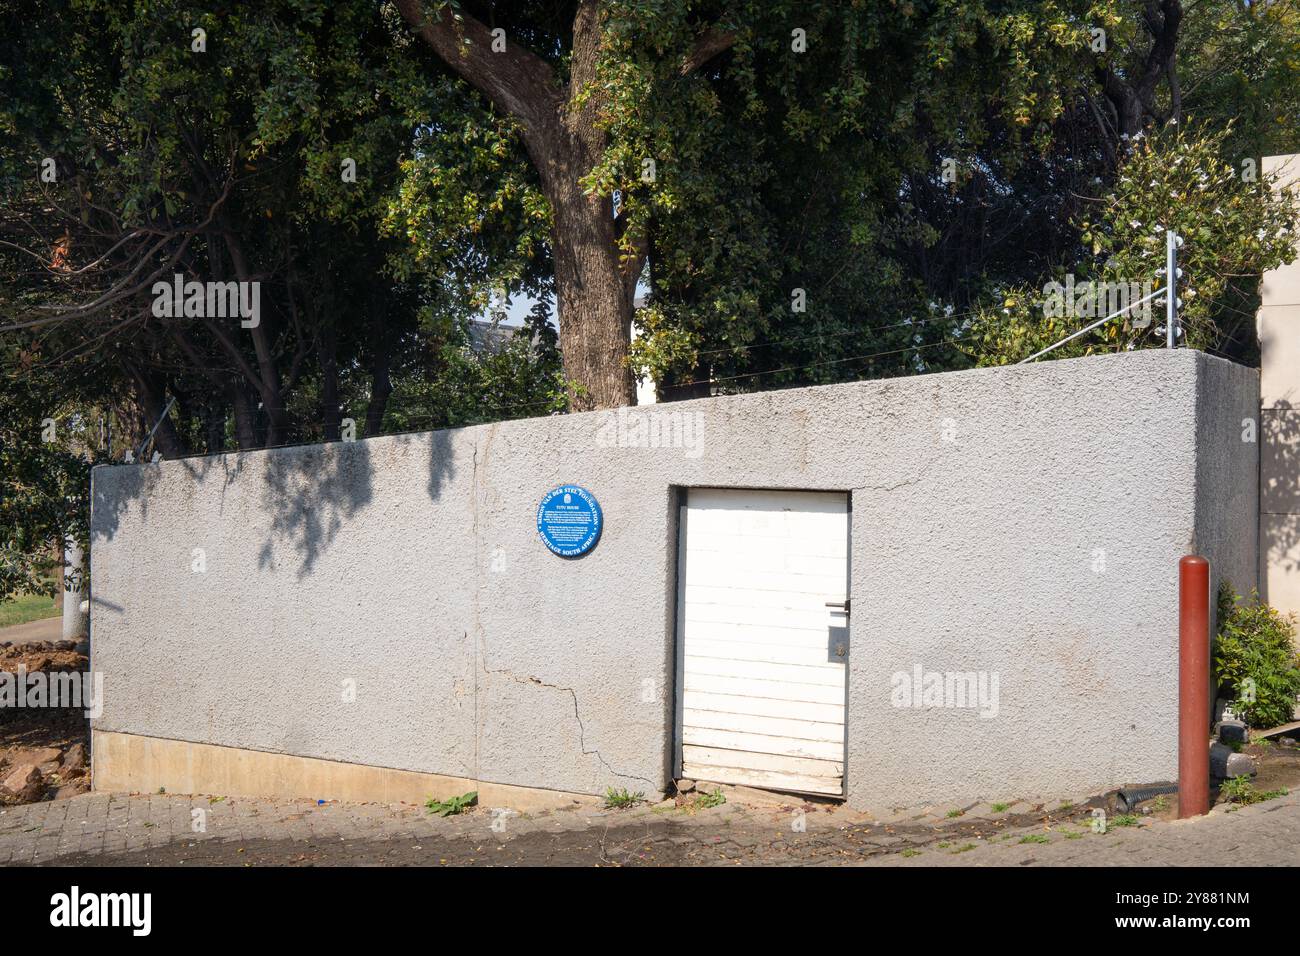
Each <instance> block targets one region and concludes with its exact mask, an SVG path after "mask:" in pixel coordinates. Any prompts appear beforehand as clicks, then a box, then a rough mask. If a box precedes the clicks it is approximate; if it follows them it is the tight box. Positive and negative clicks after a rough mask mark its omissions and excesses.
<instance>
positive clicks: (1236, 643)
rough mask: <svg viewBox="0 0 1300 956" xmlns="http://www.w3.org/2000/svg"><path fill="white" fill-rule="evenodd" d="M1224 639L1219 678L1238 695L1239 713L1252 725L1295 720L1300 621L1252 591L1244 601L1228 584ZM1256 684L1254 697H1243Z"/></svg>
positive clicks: (1223, 589) (1217, 661)
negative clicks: (1250, 683)
mask: <svg viewBox="0 0 1300 956" xmlns="http://www.w3.org/2000/svg"><path fill="white" fill-rule="evenodd" d="M1218 622H1219V630H1218V635H1217V637H1216V639H1215V642H1214V649H1213V653H1212V673H1213V676H1214V679H1215V680H1216V681H1218V682H1219V684H1221V685H1222V686H1223V688H1224V689H1225V693H1227V694H1233V695H1236V697H1235V699H1234V700H1233V703H1232V710H1233V713H1235V714H1237V715H1238V716H1239V717H1241V719H1242V720H1244V721H1245V722H1246V723H1247V724H1249V725H1250V726H1251V727H1274V726H1277V725H1278V724H1283V723H1286V722H1287V721H1290V720H1292V719H1294V714H1295V710H1296V699H1297V697H1300V654H1297V653H1296V647H1295V619H1294V617H1293V616H1291V615H1285V616H1284V615H1283V614H1282V613H1281V612H1279V611H1278V610H1277V609H1276V608H1273V607H1271V606H1269V605H1268V604H1264V603H1263V602H1261V601H1260V600H1259V594H1258V592H1254V591H1252V592H1251V596H1250V600H1249V601H1245V602H1243V601H1242V600H1241V598H1240V596H1239V595H1238V594H1237V593H1236V592H1235V591H1234V590H1233V589H1232V586H1231V585H1230V584H1228V583H1227V582H1224V583H1223V584H1222V585H1221V586H1220V588H1219V595H1218ZM1247 681H1253V682H1254V694H1253V696H1254V699H1253V700H1250V699H1247V698H1249V696H1250V695H1249V694H1243V690H1244V689H1245V687H1246V686H1247V684H1246V682H1247Z"/></svg>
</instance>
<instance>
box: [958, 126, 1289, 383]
mask: <svg viewBox="0 0 1300 956" xmlns="http://www.w3.org/2000/svg"><path fill="white" fill-rule="evenodd" d="M1230 133H1231V125H1229V126H1228V127H1227V128H1225V129H1222V130H1219V131H1206V130H1201V131H1195V130H1185V129H1176V130H1174V131H1171V132H1169V133H1165V134H1161V135H1158V136H1153V137H1142V138H1141V139H1140V140H1139V141H1138V142H1137V143H1136V144H1135V145H1134V146H1132V148H1131V149H1130V151H1129V152H1128V154H1127V157H1126V159H1125V162H1124V164H1123V165H1122V166H1121V167H1120V169H1119V175H1118V178H1117V180H1116V182H1115V184H1114V185H1113V187H1112V188H1111V189H1110V190H1109V191H1108V192H1106V193H1105V194H1103V195H1100V196H1097V197H1096V198H1095V200H1094V206H1093V208H1092V209H1090V210H1089V211H1088V212H1087V213H1086V214H1085V215H1084V216H1082V217H1081V218H1080V220H1079V221H1078V223H1077V225H1078V229H1079V241H1080V244H1081V248H1080V249H1079V251H1078V258H1077V259H1076V260H1075V261H1074V263H1073V264H1072V266H1071V267H1070V268H1069V269H1066V270H1061V271H1060V272H1059V273H1058V274H1056V275H1055V276H1054V277H1053V281H1056V282H1058V283H1063V280H1064V275H1065V273H1066V272H1071V273H1073V274H1074V275H1075V276H1076V280H1075V282H1076V286H1078V287H1082V286H1083V284H1084V283H1085V282H1089V281H1097V282H1106V283H1123V284H1125V285H1126V286H1130V287H1131V286H1133V285H1134V284H1137V286H1138V288H1140V289H1141V292H1140V294H1137V295H1132V296H1131V297H1130V300H1129V301H1136V300H1138V299H1140V298H1141V297H1142V296H1143V295H1146V294H1147V291H1146V289H1145V288H1142V283H1145V282H1147V281H1150V282H1151V289H1152V290H1153V291H1154V290H1158V289H1159V288H1161V286H1162V284H1163V278H1162V277H1160V276H1158V275H1157V270H1159V269H1163V268H1164V263H1165V230H1166V229H1167V228H1173V229H1174V230H1175V231H1176V232H1177V233H1178V235H1179V236H1180V237H1182V238H1183V240H1184V244H1183V245H1182V247H1181V248H1180V249H1179V250H1178V262H1179V268H1180V269H1181V270H1182V271H1183V277H1182V279H1181V280H1180V287H1179V297H1180V298H1181V300H1182V305H1181V307H1180V309H1179V318H1180V323H1181V324H1182V327H1183V329H1184V331H1185V337H1184V339H1183V341H1182V342H1180V344H1183V345H1190V346H1192V347H1194V348H1200V349H1207V350H1212V351H1224V350H1226V349H1229V348H1233V347H1234V345H1233V343H1234V341H1237V346H1238V347H1240V345H1241V342H1240V339H1241V336H1242V329H1241V321H1240V319H1241V316H1242V315H1243V314H1244V315H1253V313H1254V309H1253V307H1252V306H1251V299H1252V297H1253V296H1254V294H1255V285H1256V284H1257V283H1258V277H1259V276H1260V274H1262V273H1263V272H1265V271H1267V270H1269V269H1273V268H1276V267H1277V266H1279V265H1281V264H1283V263H1285V262H1288V261H1290V260H1291V259H1292V258H1294V256H1295V252H1296V247H1295V241H1296V221H1297V212H1296V204H1295V193H1294V191H1292V190H1275V189H1273V188H1272V187H1273V185H1274V182H1275V177H1272V178H1270V177H1266V176H1261V177H1260V178H1259V179H1258V181H1256V182H1243V181H1242V179H1241V176H1240V167H1239V166H1237V165H1234V162H1233V161H1230V160H1228V159H1225V158H1224V153H1225V143H1226V141H1227V139H1228V137H1229V135H1230ZM1246 278H1248V279H1249V280H1250V281H1249V282H1245V283H1243V282H1242V281H1241V280H1243V279H1246ZM998 296H999V298H1000V301H999V304H998V305H997V306H994V307H987V308H984V309H982V310H981V311H980V312H979V314H978V315H977V316H976V318H975V319H974V320H973V321H972V323H971V327H970V328H969V330H964V334H963V336H962V338H963V343H964V344H963V348H964V349H965V350H966V351H967V353H968V354H970V355H971V357H972V358H974V359H975V360H976V362H977V363H978V364H981V365H1001V364H1006V363H1009V362H1015V361H1019V360H1020V359H1022V358H1025V357H1027V356H1029V355H1031V354H1033V353H1034V352H1036V351H1038V350H1040V349H1042V348H1046V347H1047V346H1049V345H1051V344H1053V343H1054V342H1056V341H1058V340H1060V339H1062V338H1064V337H1065V336H1067V335H1069V334H1071V333H1072V332H1075V331H1077V330H1079V329H1082V328H1084V327H1085V326H1087V325H1089V324H1091V322H1092V321H1093V319H1094V318H1098V319H1099V318H1101V317H1102V316H1104V315H1106V314H1107V312H1106V311H1102V310H1100V309H1098V310H1097V311H1096V313H1095V314H1093V313H1087V314H1085V315H1082V316H1079V315H1070V314H1066V315H1061V314H1059V313H1056V310H1053V309H1051V308H1049V305H1048V302H1047V298H1046V297H1047V289H1046V287H1044V290H1043V291H1041V292H1040V291H1037V290H1035V289H1033V288H1032V287H1029V286H1027V285H1018V286H1015V287H1010V288H1004V289H1002V290H1000V291H999V292H998ZM1157 301H1159V300H1157ZM1151 312H1152V315H1153V318H1152V320H1151V321H1150V322H1149V323H1148V324H1144V322H1143V320H1142V317H1141V316H1139V317H1137V318H1124V319H1116V320H1114V321H1112V322H1108V323H1106V324H1105V325H1103V326H1101V327H1100V328H1098V329H1096V330H1094V331H1092V332H1090V333H1088V334H1086V335H1084V336H1081V337H1080V338H1078V339H1075V340H1074V341H1072V342H1070V343H1068V344H1066V345H1064V346H1062V347H1060V348H1059V349H1057V350H1056V351H1054V352H1053V353H1052V356H1053V357H1056V358H1066V357H1071V356H1078V355H1087V354H1092V353H1095V352H1118V351H1129V350H1132V349H1135V348H1161V347H1164V344H1165V336H1164V327H1163V318H1164V312H1163V305H1162V304H1159V305H1153V306H1152V309H1151ZM1053 313H1056V314H1053ZM1251 333H1252V335H1253V325H1252V326H1251Z"/></svg>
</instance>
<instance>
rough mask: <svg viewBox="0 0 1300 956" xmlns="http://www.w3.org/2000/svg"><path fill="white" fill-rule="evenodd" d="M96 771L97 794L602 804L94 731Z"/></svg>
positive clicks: (524, 806)
mask: <svg viewBox="0 0 1300 956" xmlns="http://www.w3.org/2000/svg"><path fill="white" fill-rule="evenodd" d="M91 769H92V778H91V779H92V783H93V786H94V789H95V790H104V791H125V792H130V793H155V792H157V791H158V789H159V788H162V789H164V790H166V792H167V793H203V794H212V795H221V796H240V797H277V798H281V799H300V798H305V799H310V800H346V801H349V802H353V803H365V802H377V803H415V804H423V803H424V802H425V801H426V800H428V799H429V798H430V797H436V798H437V799H439V800H445V799H447V798H448V797H452V796H459V795H460V794H463V793H469V792H470V791H472V790H476V791H478V802H479V805H480V806H485V807H509V808H511V809H513V810H520V811H537V810H556V809H563V808H572V807H574V806H582V805H595V804H598V803H599V802H600V801H599V798H597V797H592V796H587V795H583V794H576V793H564V792H562V791H559V790H542V789H538V788H534V787H516V786H510V785H507V784H500V783H491V782H490V781H484V780H470V779H468V778H464V777H449V776H446V775H444V774H438V773H418V772H416V771H413V770H393V769H390V768H388V767H371V766H366V765H364V764H352V763H341V762H339V761H335V760H320V759H318V758H315V757H295V756H291V755H289V754H273V753H265V752H263V751H260V750H244V749H242V748H238V747H218V746H213V745H212V744H199V743H192V742H190V741H187V740H167V739H165V738H161V737H141V736H138V735H136V734H120V733H112V732H109V731H102V730H96V731H92V732H91Z"/></svg>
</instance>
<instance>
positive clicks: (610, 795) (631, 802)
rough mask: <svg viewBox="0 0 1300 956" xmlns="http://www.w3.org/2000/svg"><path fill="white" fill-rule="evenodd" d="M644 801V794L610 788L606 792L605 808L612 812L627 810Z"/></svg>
mask: <svg viewBox="0 0 1300 956" xmlns="http://www.w3.org/2000/svg"><path fill="white" fill-rule="evenodd" d="M644 799H645V794H644V793H640V792H637V793H628V791H627V789H626V788H620V789H618V790H615V789H614V788H613V787H610V788H608V789H607V790H606V791H605V806H606V807H607V808H609V809H610V810H626V809H627V808H628V807H634V806H636V805H637V804H638V803H640V802H642V801H643V800H644Z"/></svg>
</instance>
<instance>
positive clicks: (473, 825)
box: [0, 793, 1300, 866]
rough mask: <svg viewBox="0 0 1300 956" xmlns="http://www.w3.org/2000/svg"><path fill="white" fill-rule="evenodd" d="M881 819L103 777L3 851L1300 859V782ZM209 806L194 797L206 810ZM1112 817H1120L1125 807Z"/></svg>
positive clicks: (7, 858) (369, 858) (652, 858)
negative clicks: (1161, 805)
mask: <svg viewBox="0 0 1300 956" xmlns="http://www.w3.org/2000/svg"><path fill="white" fill-rule="evenodd" d="M1098 804H1099V802H1098V801H1093V802H1092V804H1085V803H1082V802H1080V803H1079V804H1078V805H1075V806H1070V807H1056V808H1055V809H1049V810H1045V809H1043V807H1041V806H1028V805H1024V804H1017V805H1013V806H1012V807H1010V808H1009V809H1002V808H1001V807H999V808H997V809H994V808H991V807H988V806H974V807H970V808H966V809H965V812H964V813H963V815H962V816H961V817H958V818H955V819H952V818H949V817H948V815H947V813H945V811H943V810H935V811H932V812H929V813H916V812H914V813H910V814H897V815H895V816H894V817H892V818H890V819H885V820H876V819H873V818H870V817H868V816H865V815H861V814H855V813H853V812H851V811H848V810H845V809H842V808H831V807H828V806H825V805H821V806H816V805H807V804H806V805H803V806H797V805H795V806H791V805H781V804H778V803H776V802H775V801H768V802H763V801H759V802H757V803H748V804H747V803H743V802H741V798H738V797H736V796H734V795H733V798H732V799H731V800H730V801H729V802H728V803H727V804H725V805H723V806H720V807H715V808H712V809H702V810H693V809H692V808H690V807H685V808H677V807H674V806H673V805H672V804H671V803H665V804H659V805H655V806H642V807H638V808H635V809H631V810H605V809H604V808H602V807H600V806H598V805H595V804H588V805H581V806H577V807H575V808H574V809H571V810H559V811H552V812H548V813H541V814H514V813H511V812H505V813H503V812H502V811H500V810H496V809H491V808H476V809H474V810H473V811H471V812H469V813H465V814H462V815H460V816H456V817H449V818H439V817H435V816H432V815H430V814H428V813H427V812H425V811H424V810H423V809H422V808H418V807H413V806H408V805H381V804H341V803H327V804H321V805H317V804H315V803H311V802H306V801H303V802H290V801H273V800H261V799H247V798H220V797H214V798H208V797H184V796H172V795H161V794H157V795H139V794H137V795H127V794H100V793H92V794H86V795H83V796H78V797H72V798H70V799H65V800H56V801H48V802H45V803H37V804H31V805H28V806H20V807H10V808H7V809H4V810H2V811H0V864H7V865H32V864H37V865H63V866H69V865H72V866H93V865H102V864H126V865H226V866H275V865H348V864H356V865H434V866H437V865H440V864H441V865H502V864H546V865H575V866H576V865H581V866H591V865H664V864H692V865H750V864H757V865H765V864H766V865H828V864H860V865H867V866H1026V865H1038V866H1124V865H1139V864H1140V865H1159V866H1183V865H1213V866H1223V865H1229V866H1230V865H1296V864H1300V795H1297V794H1292V795H1290V796H1285V797H1281V798H1278V799H1274V800H1270V801H1268V802H1266V803H1261V804H1257V805H1255V806H1251V807H1245V808H1242V809H1238V810H1233V811H1225V809H1224V808H1218V809H1216V810H1215V811H1214V812H1213V813H1212V814H1210V815H1209V816H1208V817H1203V818H1201V819H1199V820H1193V821H1182V822H1180V821H1159V820H1154V819H1149V818H1148V819H1142V820H1141V822H1139V823H1137V824H1136V825H1132V826H1120V827H1116V826H1112V827H1110V828H1109V830H1108V832H1106V833H1094V832H1092V830H1091V828H1090V826H1089V821H1090V819H1091V817H1090V814H1091V806H1093V805H1098ZM196 811H197V812H196ZM1112 820H1113V817H1112Z"/></svg>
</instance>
